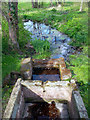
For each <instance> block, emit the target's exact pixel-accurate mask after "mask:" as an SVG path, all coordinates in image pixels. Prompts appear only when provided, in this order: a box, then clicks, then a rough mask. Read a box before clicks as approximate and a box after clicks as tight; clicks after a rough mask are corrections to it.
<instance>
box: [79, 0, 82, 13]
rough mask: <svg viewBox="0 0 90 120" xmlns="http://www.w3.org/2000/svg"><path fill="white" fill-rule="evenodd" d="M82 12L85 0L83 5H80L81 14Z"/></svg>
mask: <svg viewBox="0 0 90 120" xmlns="http://www.w3.org/2000/svg"><path fill="white" fill-rule="evenodd" d="M82 10H83V0H81V5H80V10H79V11H80V12H82Z"/></svg>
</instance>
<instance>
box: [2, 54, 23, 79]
mask: <svg viewBox="0 0 90 120" xmlns="http://www.w3.org/2000/svg"><path fill="white" fill-rule="evenodd" d="M20 62H21V60H20V59H19V56H18V55H17V54H13V55H4V54H2V71H3V72H2V78H3V79H4V78H5V76H6V75H8V74H9V73H10V72H11V71H19V70H20Z"/></svg>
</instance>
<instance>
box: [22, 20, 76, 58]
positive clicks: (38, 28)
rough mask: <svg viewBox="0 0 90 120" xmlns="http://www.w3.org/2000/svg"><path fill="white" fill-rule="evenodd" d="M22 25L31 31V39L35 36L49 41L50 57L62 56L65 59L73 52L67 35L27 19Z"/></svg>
mask: <svg viewBox="0 0 90 120" xmlns="http://www.w3.org/2000/svg"><path fill="white" fill-rule="evenodd" d="M24 25H25V29H26V30H28V31H30V32H31V33H32V35H31V38H32V40H35V39H36V38H37V39H41V40H48V41H49V42H50V50H51V52H52V54H51V57H50V58H60V57H63V58H64V59H65V60H67V59H68V56H69V55H70V54H73V53H74V49H73V48H72V47H71V46H70V45H69V42H70V38H69V37H68V36H67V35H64V34H62V33H61V32H59V31H57V30H56V29H53V28H51V27H50V26H47V25H45V24H44V23H37V22H36V23H35V22H32V21H30V20H29V21H28V22H25V23H24Z"/></svg>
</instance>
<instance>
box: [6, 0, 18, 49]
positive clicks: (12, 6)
mask: <svg viewBox="0 0 90 120" xmlns="http://www.w3.org/2000/svg"><path fill="white" fill-rule="evenodd" d="M8 5H9V13H8V15H9V17H8V18H9V21H8V25H9V44H10V46H11V47H12V48H13V49H14V50H16V51H18V50H19V44H18V39H19V31H18V2H13V0H12V1H9V3H8Z"/></svg>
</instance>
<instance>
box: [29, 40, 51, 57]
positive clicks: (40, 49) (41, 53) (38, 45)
mask: <svg viewBox="0 0 90 120" xmlns="http://www.w3.org/2000/svg"><path fill="white" fill-rule="evenodd" d="M30 43H31V44H32V45H33V46H34V49H35V51H36V55H34V56H33V57H34V58H37V59H40V58H41V59H42V58H46V57H49V56H50V50H49V49H50V43H49V42H48V41H47V40H45V41H43V40H40V39H39V40H37V39H36V40H32V41H31V42H30Z"/></svg>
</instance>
